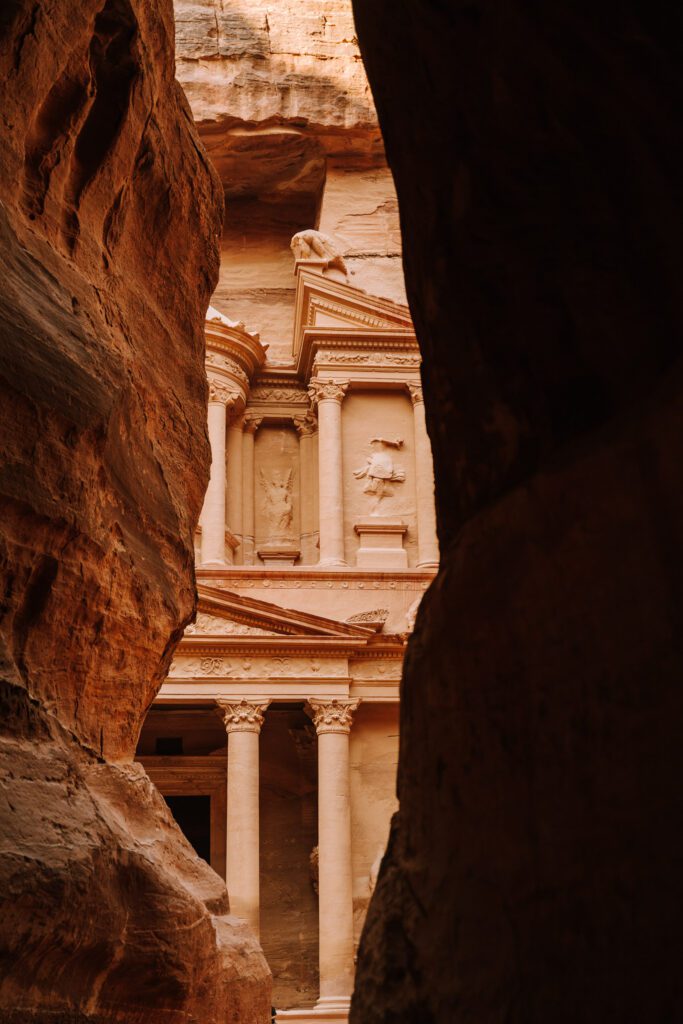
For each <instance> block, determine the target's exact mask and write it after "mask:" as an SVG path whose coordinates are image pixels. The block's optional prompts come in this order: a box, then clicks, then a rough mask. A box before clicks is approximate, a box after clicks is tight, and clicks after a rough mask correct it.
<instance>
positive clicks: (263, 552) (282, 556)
mask: <svg viewBox="0 0 683 1024" xmlns="http://www.w3.org/2000/svg"><path fill="white" fill-rule="evenodd" d="M257 554H258V556H259V558H260V559H262V560H263V564H264V565H265V566H266V567H268V568H272V567H273V566H275V567H278V566H281V565H294V563H295V562H296V561H297V559H298V558H299V556H300V555H301V551H300V550H299V548H297V547H294V545H292V544H287V543H286V542H283V543H282V544H264V545H263V547H261V548H259V549H258V551H257Z"/></svg>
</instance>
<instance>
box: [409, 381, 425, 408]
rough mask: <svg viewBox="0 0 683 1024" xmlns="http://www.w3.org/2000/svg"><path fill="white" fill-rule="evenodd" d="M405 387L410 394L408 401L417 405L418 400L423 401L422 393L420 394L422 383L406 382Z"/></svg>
mask: <svg viewBox="0 0 683 1024" xmlns="http://www.w3.org/2000/svg"><path fill="white" fill-rule="evenodd" d="M406 387H407V388H408V393H409V395H410V401H411V402H412V403H413V405H417V404H418V402H424V397H423V394H422V385H420V384H406Z"/></svg>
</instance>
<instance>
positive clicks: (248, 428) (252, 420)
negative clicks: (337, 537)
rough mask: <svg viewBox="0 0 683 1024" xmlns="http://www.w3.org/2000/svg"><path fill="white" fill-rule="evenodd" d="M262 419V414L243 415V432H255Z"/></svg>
mask: <svg viewBox="0 0 683 1024" xmlns="http://www.w3.org/2000/svg"><path fill="white" fill-rule="evenodd" d="M262 420H263V417H262V416H252V415H247V416H245V417H244V433H245V434H255V433H256V431H257V430H258V428H259V427H260V426H261V422H262Z"/></svg>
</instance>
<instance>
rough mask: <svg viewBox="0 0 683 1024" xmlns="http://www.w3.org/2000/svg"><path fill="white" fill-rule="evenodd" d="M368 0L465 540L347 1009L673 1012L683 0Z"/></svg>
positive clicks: (681, 630) (407, 736)
mask: <svg viewBox="0 0 683 1024" xmlns="http://www.w3.org/2000/svg"><path fill="white" fill-rule="evenodd" d="M354 8H355V13H356V25H357V29H358V35H359V39H360V45H361V51H362V53H363V57H364V60H365V65H366V70H367V72H368V77H369V80H370V84H371V86H372V89H373V93H374V96H375V101H376V105H377V110H378V115H379V120H380V125H381V127H382V131H383V135H384V141H385V146H386V151H387V156H388V160H389V164H390V166H391V168H392V171H393V174H394V177H395V181H396V186H397V192H398V198H399V207H400V214H401V222H402V232H403V249H404V253H405V258H404V263H405V269H406V284H407V290H408V295H409V300H410V305H411V310H412V314H413V319H414V322H415V326H416V330H417V335H418V338H419V340H420V344H421V347H422V351H423V355H424V367H423V378H424V385H425V398H426V403H427V412H428V422H429V432H430V436H431V439H432V445H433V450H434V458H435V473H436V489H437V509H438V516H439V537H440V544H441V552H442V563H441V570H440V573H439V575H438V577H437V579H436V581H435V583H434V585H433V586H432V588H431V590H430V591H429V592H428V594H427V595H426V597H425V599H424V600H423V602H422V604H421V606H420V611H419V615H418V621H417V628H416V631H415V633H414V635H413V637H412V639H411V642H410V645H409V649H408V654H407V658H406V662H405V667H404V677H403V684H402V697H401V762H400V768H399V784H398V788H399V796H400V801H401V809H400V812H399V815H398V817H397V819H396V821H395V823H394V830H393V835H392V839H391V843H390V847H389V852H388V854H387V856H386V857H385V859H384V862H383V866H382V869H381V872H380V876H379V881H378V885H377V888H376V891H375V895H374V897H373V900H372V903H371V907H370V911H369V915H368V919H367V923H366V927H365V931H364V935H363V938H362V941H361V946H360V950H359V958H358V973H357V985H356V993H355V996H354V1000H353V1006H352V1012H351V1020H352V1022H353V1024H458V1022H468V1024H470V1022H472V1024H488V1022H490V1024H493V1022H496V1024H498V1022H502V1021H505V1022H506V1024H513V1022H514V1024H534V1022H538V1024H549V1022H551V1021H552V1022H553V1024H564V1022H566V1024H576V1022H577V1021H582V1022H585V1024H588V1022H590V1024H593V1022H595V1024H598V1022H599V1024H604V1022H606V1021H611V1022H616V1021H619V1022H620V1024H625V1022H634V1024H636V1022H641V1021H645V1020H647V1021H669V1020H675V1019H677V1017H678V1016H680V1006H681V999H682V993H681V972H680V951H681V919H680V914H679V913H678V910H677V907H678V905H679V901H680V869H679V866H678V865H680V862H681V854H682V853H683V851H682V849H681V830H680V829H679V827H678V825H679V821H678V813H677V810H676V808H677V804H678V792H677V779H678V778H680V775H681V746H680V743H679V740H678V728H679V725H678V723H679V721H680V711H681V685H680V680H681V675H682V671H683V594H682V583H681V581H682V580H683V514H682V513H683V451H682V444H681V439H682V438H683V400H682V399H683V387H682V380H681V360H680V355H681V344H682V339H683V323H682V320H683V315H682V310H683V307H682V305H681V301H680V294H681V293H680V279H681V267H682V266H683V251H682V241H681V239H682V238H683V232H681V187H680V183H681V180H683V166H682V164H681V147H680V146H679V145H678V139H679V137H680V111H681V104H682V101H683V76H682V73H681V68H682V67H683V64H682V62H681V57H682V54H681V39H682V38H683V33H682V31H681V29H682V25H681V14H680V11H678V10H675V11H673V10H672V11H670V12H668V10H667V13H664V11H665V8H664V7H663V6H662V5H659V6H658V5H654V6H653V5H650V6H649V7H648V6H646V5H641V4H637V3H633V2H628V3H624V4H620V5H617V6H615V5H608V6H607V7H600V8H598V7H596V6H595V5H591V4H587V3H578V4H576V3H560V4H553V5H550V6H548V5H533V4H524V3H512V4H509V3H501V2H494V3H482V2H478V0H474V2H467V3H458V2H454V3H435V2H426V0H424V2H421V0H415V2H410V3H408V2H405V0H392V2H389V0H355V3H354Z"/></svg>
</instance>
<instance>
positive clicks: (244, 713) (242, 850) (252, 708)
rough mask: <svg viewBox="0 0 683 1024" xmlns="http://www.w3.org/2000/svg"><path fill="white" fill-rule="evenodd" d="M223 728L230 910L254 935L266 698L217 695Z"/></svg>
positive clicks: (256, 930) (257, 932)
mask: <svg viewBox="0 0 683 1024" xmlns="http://www.w3.org/2000/svg"><path fill="white" fill-rule="evenodd" d="M216 704H217V705H218V711H219V714H220V715H221V717H222V718H223V721H224V723H225V728H226V731H227V733H228V821H227V828H228V834H227V855H226V883H227V886H228V894H229V896H230V909H231V911H232V913H233V914H237V916H238V917H243V918H244V919H245V920H246V921H247V922H248V923H249V924H250V925H251V927H252V929H253V931H254V932H255V934H256V935H257V936H258V934H259V733H260V732H261V726H262V725H263V713H264V711H265V710H266V708H267V707H268V705H269V704H270V701H268V700H258V701H247V700H240V701H229V700H222V699H218V700H217V701H216Z"/></svg>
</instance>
